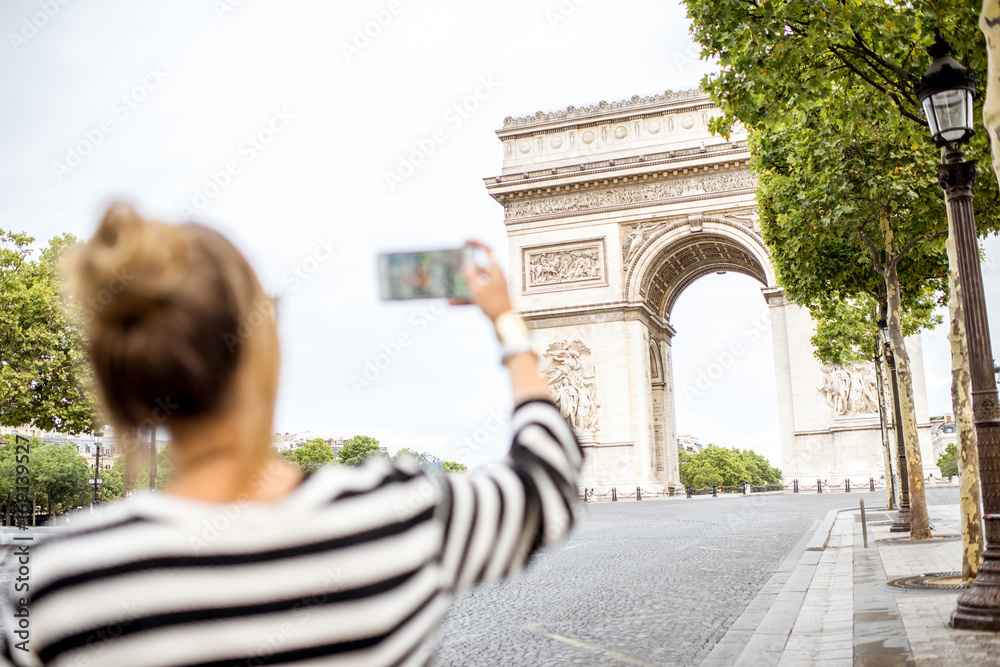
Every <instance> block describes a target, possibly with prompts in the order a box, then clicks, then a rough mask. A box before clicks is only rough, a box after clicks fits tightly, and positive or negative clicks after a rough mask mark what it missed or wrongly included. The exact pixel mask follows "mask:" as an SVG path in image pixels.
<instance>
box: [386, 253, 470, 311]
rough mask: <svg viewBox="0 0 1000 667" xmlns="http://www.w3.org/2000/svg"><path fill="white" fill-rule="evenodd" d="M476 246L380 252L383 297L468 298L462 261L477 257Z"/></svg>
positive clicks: (466, 261)
mask: <svg viewBox="0 0 1000 667" xmlns="http://www.w3.org/2000/svg"><path fill="white" fill-rule="evenodd" d="M475 250H476V248H474V247H473V246H465V247H464V248H458V249H456V250H426V251H420V252H392V253H383V254H381V255H379V258H378V259H379V275H380V277H381V284H382V298H383V299H385V300H387V301H397V300H402V299H454V300H457V301H468V299H469V287H468V285H466V283H465V276H463V275H462V265H463V264H471V263H474V262H476V261H477V257H476V256H475Z"/></svg>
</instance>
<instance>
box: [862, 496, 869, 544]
mask: <svg viewBox="0 0 1000 667" xmlns="http://www.w3.org/2000/svg"><path fill="white" fill-rule="evenodd" d="M861 534H862V535H864V537H865V549H867V548H868V518H867V517H866V516H865V501H864V499H862V500H861Z"/></svg>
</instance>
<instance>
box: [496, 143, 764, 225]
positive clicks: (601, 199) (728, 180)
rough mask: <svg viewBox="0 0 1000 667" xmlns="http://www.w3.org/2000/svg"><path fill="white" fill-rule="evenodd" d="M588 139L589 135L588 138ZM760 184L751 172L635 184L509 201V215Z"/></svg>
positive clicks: (647, 199)
mask: <svg viewBox="0 0 1000 667" xmlns="http://www.w3.org/2000/svg"><path fill="white" fill-rule="evenodd" d="M584 141H586V136H585V137H584ZM755 187H757V179H756V178H755V177H754V175H753V174H751V173H750V172H749V171H733V172H727V173H723V174H711V175H708V176H696V177H693V178H682V179H674V180H665V181H657V182H653V183H635V184H631V185H622V186H618V187H615V188H608V189H604V190H596V191H591V192H574V193H573V194H569V195H562V196H556V197H545V198H541V199H528V200H523V201H511V202H508V203H507V204H506V205H505V207H504V209H505V217H506V218H507V219H512V218H530V217H534V216H536V215H549V214H553V213H566V212H569V211H585V210H588V209H597V208H605V207H607V206H619V205H622V204H635V203H641V202H652V201H660V200H663V199H673V198H675V197H686V196H689V195H698V194H709V193H714V192H725V191H727V190H744V189H748V188H755Z"/></svg>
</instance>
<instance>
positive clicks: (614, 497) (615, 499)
mask: <svg viewBox="0 0 1000 667" xmlns="http://www.w3.org/2000/svg"><path fill="white" fill-rule="evenodd" d="M611 502H613V503H617V502H618V489H617V488H616V487H614V486H612V487H611Z"/></svg>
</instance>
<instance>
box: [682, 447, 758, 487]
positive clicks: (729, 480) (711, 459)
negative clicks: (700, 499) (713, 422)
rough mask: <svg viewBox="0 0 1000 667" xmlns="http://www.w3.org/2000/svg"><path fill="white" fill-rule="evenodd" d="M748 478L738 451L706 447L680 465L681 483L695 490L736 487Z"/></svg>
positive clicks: (727, 448)
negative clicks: (713, 486)
mask: <svg viewBox="0 0 1000 667" xmlns="http://www.w3.org/2000/svg"><path fill="white" fill-rule="evenodd" d="M748 478H749V472H748V471H747V468H746V464H745V463H744V461H743V457H742V455H741V453H740V450H738V449H734V448H729V447H716V446H715V445H708V446H707V447H705V448H704V449H703V450H701V451H700V452H698V453H697V454H695V455H694V456H691V457H690V459H689V460H688V461H687V462H686V463H682V464H681V482H682V483H683V484H685V485H687V484H690V485H691V486H693V487H695V488H696V489H701V488H705V487H708V486H711V485H712V484H716V485H718V486H736V485H737V484H740V483H741V482H743V481H744V480H747V479H748Z"/></svg>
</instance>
